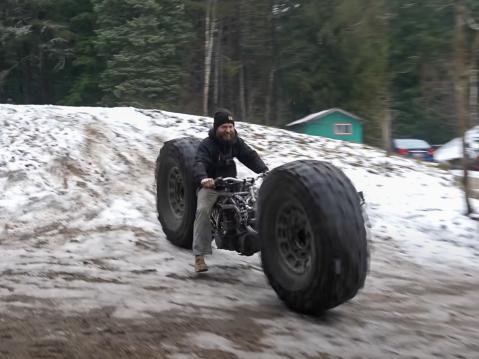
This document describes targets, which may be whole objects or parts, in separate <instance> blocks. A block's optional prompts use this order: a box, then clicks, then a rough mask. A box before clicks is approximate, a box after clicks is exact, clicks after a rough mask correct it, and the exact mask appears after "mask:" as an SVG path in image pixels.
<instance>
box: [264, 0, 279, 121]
mask: <svg viewBox="0 0 479 359" xmlns="http://www.w3.org/2000/svg"><path fill="white" fill-rule="evenodd" d="M274 7H275V0H270V16H271V17H270V19H271V21H270V22H271V63H270V66H271V68H270V70H269V76H268V87H267V92H266V99H265V105H264V109H265V110H264V120H265V125H270V124H271V123H272V122H273V119H272V117H273V116H272V107H273V101H274V85H275V83H274V79H275V76H276V66H275V65H276V57H277V56H276V22H275V18H274V13H273V11H274Z"/></svg>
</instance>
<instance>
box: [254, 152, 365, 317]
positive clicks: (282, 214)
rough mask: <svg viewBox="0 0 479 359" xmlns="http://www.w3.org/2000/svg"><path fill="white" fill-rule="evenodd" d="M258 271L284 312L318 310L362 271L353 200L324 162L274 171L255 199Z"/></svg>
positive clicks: (352, 287) (358, 216)
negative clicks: (258, 240)
mask: <svg viewBox="0 0 479 359" xmlns="http://www.w3.org/2000/svg"><path fill="white" fill-rule="evenodd" d="M258 231H259V236H260V238H261V260H262V265H263V270H264V273H265V274H266V277H267V278H268V280H269V282H270V284H271V286H272V287H273V289H274V290H275V291H276V293H277V294H278V296H279V297H280V298H281V299H282V300H283V301H284V302H285V303H286V305H287V306H288V307H290V308H291V309H293V310H295V311H298V312H301V313H306V314H321V313H323V312H324V311H326V310H327V309H330V308H333V307H335V306H337V305H339V304H341V303H343V302H345V301H346V300H348V299H350V298H352V297H354V296H355V295H356V293H357V292H358V290H359V289H360V288H361V287H362V286H363V285H364V281H365V279H366V274H367V271H368V248H367V237H366V229H365V225H364V219H363V217H362V211H361V205H360V198H359V196H358V193H357V192H356V190H355V189H354V186H353V185H352V183H351V181H350V180H349V179H348V178H347V177H346V175H345V174H344V173H343V172H342V171H341V170H339V169H338V168H336V167H334V166H333V165H331V164H329V163H326V162H319V161H312V160H303V161H294V162H291V163H288V164H286V165H283V166H280V167H277V168H275V169H274V170H273V171H271V172H270V173H269V174H268V176H267V177H266V178H265V180H264V181H263V184H262V186H261V188H260V192H259V198H258Z"/></svg>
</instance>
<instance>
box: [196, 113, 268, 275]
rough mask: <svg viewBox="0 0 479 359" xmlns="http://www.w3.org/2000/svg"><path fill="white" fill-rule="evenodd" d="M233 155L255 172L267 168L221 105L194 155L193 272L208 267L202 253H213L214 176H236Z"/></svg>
mask: <svg viewBox="0 0 479 359" xmlns="http://www.w3.org/2000/svg"><path fill="white" fill-rule="evenodd" d="M234 158H237V159H238V160H239V161H240V162H241V163H243V164H244V165H245V166H246V167H248V168H249V169H251V170H252V171H254V172H256V173H262V172H266V171H267V170H268V167H267V166H266V165H265V164H264V162H263V161H262V160H261V158H260V157H259V155H258V154H257V153H256V151H255V150H253V149H252V148H251V147H249V146H248V145H247V144H246V143H245V142H244V141H243V139H241V138H240V137H239V136H238V133H237V132H236V129H235V123H234V120H233V115H232V114H231V112H230V111H228V110H226V109H221V110H218V111H217V112H216V113H215V114H214V124H213V128H212V129H211V130H210V131H209V133H208V137H207V138H205V139H204V140H203V141H202V142H201V143H200V145H199V147H198V151H197V153H196V159H195V169H194V172H195V179H196V183H197V184H198V187H199V190H198V201H197V203H198V204H197V207H196V217H195V223H194V227H193V255H194V256H195V271H196V272H205V271H207V270H208V266H207V265H206V262H205V255H207V254H211V253H212V250H211V241H212V239H213V238H212V231H211V224H210V215H211V210H212V208H213V205H214V204H215V202H216V200H217V198H218V192H217V191H215V180H214V179H215V178H217V177H236V174H237V173H236V163H235V161H234Z"/></svg>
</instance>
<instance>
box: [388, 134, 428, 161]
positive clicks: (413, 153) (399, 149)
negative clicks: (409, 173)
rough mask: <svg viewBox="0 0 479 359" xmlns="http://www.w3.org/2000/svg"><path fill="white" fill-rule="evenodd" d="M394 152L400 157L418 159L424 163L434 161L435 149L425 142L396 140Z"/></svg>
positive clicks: (407, 139)
mask: <svg viewBox="0 0 479 359" xmlns="http://www.w3.org/2000/svg"><path fill="white" fill-rule="evenodd" d="M393 151H394V152H395V153H397V154H398V155H400V156H405V157H411V158H416V159H418V160H422V161H431V162H432V161H434V157H433V152H434V151H433V149H432V147H431V145H430V144H429V143H427V142H426V141H424V140H418V139H414V138H395V139H394V140H393Z"/></svg>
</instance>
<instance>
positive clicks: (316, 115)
mask: <svg viewBox="0 0 479 359" xmlns="http://www.w3.org/2000/svg"><path fill="white" fill-rule="evenodd" d="M333 112H341V113H342V114H343V115H346V116H348V117H352V118H354V119H356V120H358V121H361V122H362V121H363V120H362V119H361V118H360V117H358V116H356V115H353V114H352V113H350V112H347V111H344V110H341V109H340V108H330V109H329V110H324V111H320V112H316V113H312V114H311V115H308V116H306V117H303V118H300V119H299V120H296V121H293V122H290V123H288V124H287V125H286V126H296V125H300V124H302V123H306V122H309V121H311V120H315V119H318V118H321V117H324V116H327V115H329V114H331V113H333Z"/></svg>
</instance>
